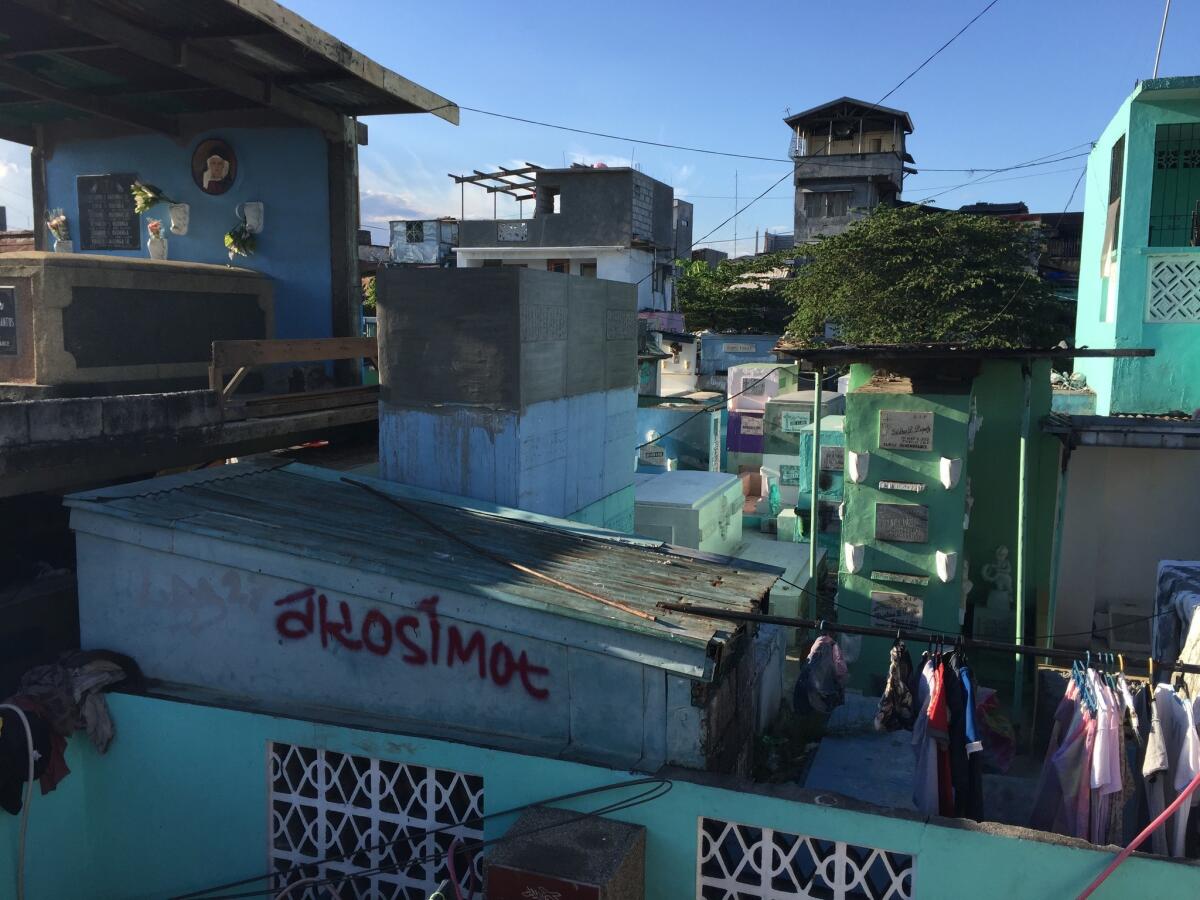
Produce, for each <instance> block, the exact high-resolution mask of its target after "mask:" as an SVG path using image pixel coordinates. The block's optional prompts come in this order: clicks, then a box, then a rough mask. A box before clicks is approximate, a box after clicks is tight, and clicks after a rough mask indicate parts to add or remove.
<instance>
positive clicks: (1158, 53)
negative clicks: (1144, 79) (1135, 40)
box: [1150, 0, 1171, 78]
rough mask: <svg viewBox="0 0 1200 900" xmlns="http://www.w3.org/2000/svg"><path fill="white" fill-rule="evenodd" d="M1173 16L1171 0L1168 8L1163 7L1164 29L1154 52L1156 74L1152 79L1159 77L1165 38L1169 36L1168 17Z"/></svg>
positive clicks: (1168, 1) (1167, 5) (1160, 32)
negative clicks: (1159, 64)
mask: <svg viewBox="0 0 1200 900" xmlns="http://www.w3.org/2000/svg"><path fill="white" fill-rule="evenodd" d="M1170 14H1171V0H1167V4H1166V6H1164V7H1163V20H1162V28H1160V29H1159V30H1158V47H1157V48H1156V49H1155V51H1154V74H1153V75H1151V76H1150V77H1151V78H1157V77H1158V61H1159V59H1160V58H1161V57H1162V45H1163V38H1164V37H1166V35H1167V16H1169V15H1170Z"/></svg>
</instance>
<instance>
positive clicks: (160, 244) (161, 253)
mask: <svg viewBox="0 0 1200 900" xmlns="http://www.w3.org/2000/svg"><path fill="white" fill-rule="evenodd" d="M146 249H147V250H149V251H150V258H151V259H166V258H167V239H166V238H164V237H152V238H149V239H148V240H147V241H146Z"/></svg>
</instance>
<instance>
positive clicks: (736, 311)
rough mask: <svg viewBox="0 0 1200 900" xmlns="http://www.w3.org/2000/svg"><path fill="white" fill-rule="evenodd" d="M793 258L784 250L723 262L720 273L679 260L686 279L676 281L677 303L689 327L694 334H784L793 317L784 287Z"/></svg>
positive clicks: (696, 261)
mask: <svg viewBox="0 0 1200 900" xmlns="http://www.w3.org/2000/svg"><path fill="white" fill-rule="evenodd" d="M794 255H795V254H794V253H792V252H791V251H781V252H778V253H768V254H764V255H763V256H755V257H752V258H750V259H739V260H734V261H730V260H722V261H721V262H720V264H718V266H717V267H716V268H715V269H710V268H709V267H708V264H707V263H705V262H703V261H702V260H680V261H679V262H678V263H677V264H678V265H679V266H680V267H681V269H682V274H681V275H680V276H679V277H677V278H676V279H675V299H676V305H677V306H678V308H679V310H680V311H681V312H682V313H683V315H684V320H685V321H686V323H687V327H688V328H689V329H691V330H693V331H698V330H700V329H703V328H707V329H711V330H712V331H722V332H741V333H744V334H753V333H757V334H781V333H782V332H783V329H784V328H785V327H786V325H787V323H788V319H789V318H791V315H792V308H791V306H790V305H789V303H788V299H787V296H786V295H785V294H784V293H783V291H782V290H781V287H782V285H783V283H784V282H783V278H784V277H785V274H786V273H787V272H788V271H789V269H790V267H791V260H792V257H793V256H794ZM768 275H772V276H778V277H766V276H768ZM755 276H763V277H758V278H756V277H755Z"/></svg>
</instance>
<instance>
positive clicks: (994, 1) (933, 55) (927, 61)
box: [875, 0, 1000, 106]
mask: <svg viewBox="0 0 1200 900" xmlns="http://www.w3.org/2000/svg"><path fill="white" fill-rule="evenodd" d="M999 2H1000V0H992V2H991V3H989V4H988V5H987V6H985V7H984V8H983V9H981V10H980V11H979V12H977V13H976V14H975V18H973V19H972V20H971V21H970V22H968V23H967V24H966V25H964V26H963V27H962V28H960V29H958V31H956V32H955V33H954V36H953V37H951V38H950V40H948V41H946V43H944V44H942V46H940V47H938V48H937V49H936V50H934V51H933V52H932V53H931V54H929V56H927V57H926V58H925V61H924V62H923V63H921V64H920V65H919V66H917V67H916V68H915V69H913V70H912V71H911V72H909V73H908V74H907V75H905V76H904V77H903V78H902V79H901V80H900V83H899V84H897V85H896V86H895V87H894V88H892V89H891V90H890V91H888V92H887V93H886V94H884V95H883V96H882V97H880V98H879V100H878V101H876V103H875V105H876V106H881V105H882V104H883V101H884V100H886V99H887V98H888V97H890V96H892V94H894V93H896V91H898V90H900V88H902V87H903V86H904V84H905V83H906V82H907V81H908V80H909V79H910V78H912V77H913V76H914V75H916V74H917V73H918V72H920V71H921V70H922V69H923V68H925V67H926V66H927V65H929V64H930V63H931V62H933V60H934V59H935V58H936V57H937V56H938V54H940V53H941V52H942V51H943V50H945V49H946V48H947V47H949V46H950V45H951V44H953V43H954V42H955V41H957V40H958V39H959V38H960V37H962V34H963V32H964V31H966V30H967V29H968V28H970V27H971V26H972V25H974V24H975V23H976V22H978V21H979V20H980V19H982V18H983V17H984V15H985V14H986V13H987V11H988V10H989V9H991V8H992V7H993V6H995V5H996V4H997V3H999Z"/></svg>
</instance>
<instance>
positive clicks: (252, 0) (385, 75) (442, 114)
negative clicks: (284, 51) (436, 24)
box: [41, 0, 458, 125]
mask: <svg viewBox="0 0 1200 900" xmlns="http://www.w3.org/2000/svg"><path fill="white" fill-rule="evenodd" d="M41 2H45V0H41ZM225 2H226V3H228V4H230V5H231V6H236V7H237V8H238V9H240V10H242V12H244V13H247V14H248V15H251V16H253V17H254V18H256V19H258V20H259V21H260V22H265V23H266V24H268V25H270V26H271V27H272V28H274V29H276V30H277V31H279V32H281V33H283V34H285V35H287V36H288V37H289V38H291V39H292V40H294V41H296V42H297V43H298V44H301V45H302V46H303V47H304V48H305V49H307V50H309V51H311V52H313V53H315V54H317V55H318V56H321V57H323V58H324V59H326V60H328V61H329V62H331V63H333V64H334V65H336V66H339V67H340V68H342V69H345V70H346V71H347V72H349V73H350V74H351V75H354V76H357V77H358V78H361V79H362V80H363V81H365V82H367V83H369V84H371V85H373V86H374V87H376V88H378V89H379V90H381V91H383V92H385V93H387V94H390V95H391V96H393V97H395V98H396V99H397V100H400V101H402V102H404V103H408V104H411V105H412V106H413V107H415V108H416V109H419V110H424V111H425V112H430V113H433V114H434V115H435V116H438V117H439V118H442V119H445V120H446V121H447V122H450V123H452V124H454V125H457V124H458V104H456V103H453V102H452V101H450V100H447V99H446V98H445V97H443V96H441V95H440V94H435V93H434V92H433V91H431V90H429V89H428V88H425V87H422V86H421V85H419V84H417V83H416V82H415V81H410V80H409V79H407V78H405V77H404V76H403V75H400V74H397V73H396V72H393V71H392V70H391V69H387V68H384V67H383V66H381V65H380V64H379V63H377V62H375V60H373V59H370V58H369V57H367V56H364V55H363V54H361V53H359V52H358V51H357V50H355V49H354V48H353V47H351V46H349V45H348V44H344V43H342V42H341V41H339V40H338V39H337V38H335V37H334V36H333V35H331V34H329V32H327V31H322V30H321V29H320V28H318V27H317V26H316V25H314V24H312V23H311V22H309V21H308V20H307V19H304V18H302V17H300V16H298V15H296V14H295V13H294V12H292V11H291V10H290V9H286V8H284V7H283V6H281V5H280V4H278V3H276V2H275V0H225Z"/></svg>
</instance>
